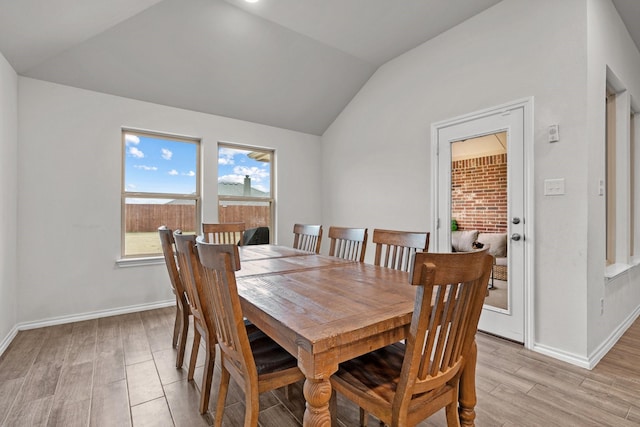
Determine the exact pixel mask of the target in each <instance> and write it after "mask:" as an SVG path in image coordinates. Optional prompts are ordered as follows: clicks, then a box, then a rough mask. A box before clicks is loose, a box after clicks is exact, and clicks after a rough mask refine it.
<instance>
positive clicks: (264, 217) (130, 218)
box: [125, 204, 271, 233]
mask: <svg viewBox="0 0 640 427" xmlns="http://www.w3.org/2000/svg"><path fill="white" fill-rule="evenodd" d="M125 218H126V221H127V223H126V232H127V233H142V232H150V231H157V230H158V227H160V226H161V225H166V226H167V227H168V228H171V229H172V230H177V229H180V230H183V231H197V232H200V230H196V229H195V224H194V218H195V205H157V204H128V205H127V206H126V215H125ZM270 218H271V212H270V209H269V206H252V205H222V206H220V207H219V208H218V221H219V222H243V221H244V223H245V224H246V227H247V228H253V227H268V226H270V225H271V221H270Z"/></svg>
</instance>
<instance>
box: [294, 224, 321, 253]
mask: <svg viewBox="0 0 640 427" xmlns="http://www.w3.org/2000/svg"><path fill="white" fill-rule="evenodd" d="M321 244H322V225H309V224H295V225H294V226H293V247H294V248H295V249H300V250H303V251H308V252H315V253H317V254H319V253H320V245H321Z"/></svg>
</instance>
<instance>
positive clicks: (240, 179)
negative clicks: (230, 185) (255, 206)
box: [218, 175, 244, 184]
mask: <svg viewBox="0 0 640 427" xmlns="http://www.w3.org/2000/svg"><path fill="white" fill-rule="evenodd" d="M218 182H235V183H238V184H243V183H244V175H223V176H220V177H218Z"/></svg>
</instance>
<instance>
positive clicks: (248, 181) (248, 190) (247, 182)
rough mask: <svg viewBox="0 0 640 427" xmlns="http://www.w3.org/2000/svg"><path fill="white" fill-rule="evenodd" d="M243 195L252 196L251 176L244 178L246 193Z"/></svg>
mask: <svg viewBox="0 0 640 427" xmlns="http://www.w3.org/2000/svg"><path fill="white" fill-rule="evenodd" d="M242 195H243V196H251V178H249V175H245V177H244V192H243V193H242Z"/></svg>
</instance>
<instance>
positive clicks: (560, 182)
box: [544, 178, 564, 196]
mask: <svg viewBox="0 0 640 427" xmlns="http://www.w3.org/2000/svg"><path fill="white" fill-rule="evenodd" d="M563 194H564V178H554V179H545V180H544V195H545V196H562V195H563Z"/></svg>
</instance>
